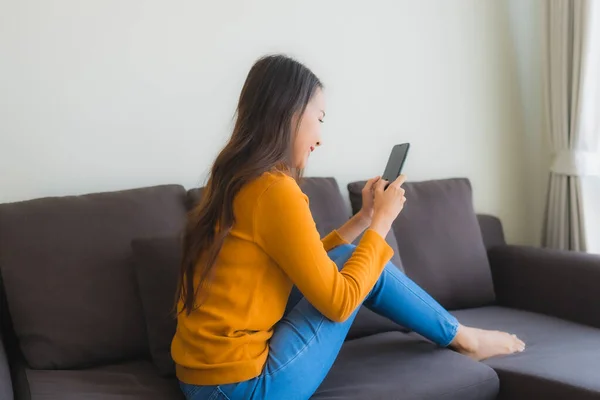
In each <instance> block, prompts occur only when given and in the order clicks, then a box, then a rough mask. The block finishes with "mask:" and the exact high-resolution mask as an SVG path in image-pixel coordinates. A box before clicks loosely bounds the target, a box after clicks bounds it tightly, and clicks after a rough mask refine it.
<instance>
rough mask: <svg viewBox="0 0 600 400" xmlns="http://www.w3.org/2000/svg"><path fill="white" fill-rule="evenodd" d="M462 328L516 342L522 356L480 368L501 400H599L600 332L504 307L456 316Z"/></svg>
mask: <svg viewBox="0 0 600 400" xmlns="http://www.w3.org/2000/svg"><path fill="white" fill-rule="evenodd" d="M453 314H455V315H456V316H457V317H458V319H459V321H460V322H461V323H463V324H466V325H470V326H475V327H478V328H484V329H495V330H502V331H506V332H510V333H514V334H516V335H517V336H519V337H520V338H521V339H522V340H523V341H524V342H525V343H526V345H527V347H526V349H525V351H524V352H523V353H519V354H515V355H510V356H503V357H497V358H492V359H490V360H488V361H486V362H485V363H486V364H487V365H489V366H491V367H492V368H494V369H495V370H496V372H497V373H498V375H499V376H500V380H501V382H502V386H501V391H500V392H501V398H503V399H534V398H535V399H550V400H552V399H600V329H597V328H592V327H588V326H585V325H580V324H577V323H573V322H569V321H565V320H562V319H559V318H554V317H550V316H546V315H542V314H536V313H532V312H527V311H520V310H516V309H511V308H504V307H497V306H491V307H482V308H476V309H470V310H460V311H456V312H454V313H453Z"/></svg>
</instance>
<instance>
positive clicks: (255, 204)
mask: <svg viewBox="0 0 600 400" xmlns="http://www.w3.org/2000/svg"><path fill="white" fill-rule="evenodd" d="M324 118H325V103H324V97H323V86H322V84H321V82H320V81H319V79H318V78H317V77H316V76H315V75H314V74H313V73H312V72H311V71H310V70H309V69H308V68H306V67H305V66H303V65H302V64H300V63H298V62H297V61H295V60H293V59H291V58H288V57H285V56H280V55H276V56H268V57H264V58H262V59H260V60H258V61H257V62H256V64H255V65H254V66H253V67H252V69H251V70H250V73H249V74H248V77H247V79H246V82H245V84H244V87H243V89H242V93H241V94H240V98H239V103H238V107H237V120H236V124H235V127H234V129H233V134H232V136H231V139H230V140H229V142H228V143H227V145H226V146H225V148H224V149H223V150H222V151H221V153H220V154H219V155H218V157H217V159H216V161H215V163H214V165H213V167H212V170H211V174H210V178H209V181H208V184H207V187H206V190H205V192H204V197H203V199H202V202H201V203H200V204H199V205H198V206H197V207H196V208H195V209H194V210H193V211H192V212H191V213H190V215H189V219H188V224H187V227H186V231H185V235H184V249H183V250H184V256H183V262H182V268H181V280H180V282H181V284H180V287H179V293H178V299H179V300H178V305H177V307H178V311H179V314H178V324H177V332H176V334H175V337H174V339H173V343H172V348H171V351H172V355H173V359H174V360H175V363H176V368H177V377H178V378H179V380H180V383H181V389H182V390H183V392H184V394H185V396H186V398H187V399H189V400H202V399H210V400H214V399H230V400H237V399H308V398H309V397H310V396H311V395H312V394H313V393H314V392H315V391H316V389H317V387H318V386H319V384H320V383H321V382H322V381H323V379H324V378H325V375H326V374H327V372H328V371H329V369H330V368H331V366H332V364H333V362H334V360H335V358H336V357H337V354H338V352H339V350H340V348H341V346H342V344H343V342H344V338H345V337H346V334H347V332H348V329H349V328H350V325H351V324H352V322H353V321H354V317H355V316H356V313H357V311H358V308H359V306H360V305H361V304H364V305H365V306H366V307H368V308H370V309H371V310H373V311H375V312H377V313H378V314H381V315H384V316H386V317H388V318H390V319H391V320H393V321H395V322H397V323H398V324H401V325H403V326H405V327H407V328H410V329H412V330H414V331H415V332H417V333H420V334H421V335H423V336H425V337H426V338H428V339H430V340H432V341H433V342H435V343H437V344H439V345H440V346H444V347H445V346H449V347H451V348H452V349H454V350H456V351H458V352H461V353H463V354H465V355H467V356H470V357H472V358H474V359H476V360H481V359H484V358H488V357H492V356H495V355H499V354H509V353H513V352H517V351H523V349H524V347H525V345H524V343H523V342H522V341H520V340H519V339H518V338H517V337H516V336H514V335H510V334H508V333H503V332H496V331H483V330H478V329H475V328H469V327H465V326H463V325H461V324H459V322H458V321H457V320H456V318H454V317H453V316H452V315H450V314H449V313H448V312H447V311H446V310H444V309H443V308H442V307H441V306H440V305H439V304H438V303H437V302H436V301H435V300H433V299H432V298H431V297H430V296H429V295H427V293H425V292H424V291H423V290H422V289H421V288H419V287H418V286H417V285H416V284H415V283H414V282H412V281H411V280H410V279H408V278H407V277H406V276H405V275H404V274H402V273H401V272H400V271H399V270H398V269H397V268H396V267H395V266H393V265H391V264H390V263H389V260H390V258H391V256H392V250H391V248H390V247H389V246H388V245H387V243H386V242H385V240H384V238H385V236H386V235H387V233H388V231H389V230H390V227H391V225H392V222H393V221H394V219H395V218H396V217H397V216H398V214H399V213H400V211H401V210H402V208H403V206H404V202H405V201H406V199H405V198H404V190H403V189H402V187H401V186H402V183H403V182H404V179H405V178H404V177H403V176H401V177H400V178H398V179H397V180H396V181H394V182H391V183H390V185H389V187H387V189H386V188H385V187H386V183H387V182H385V181H383V180H382V179H380V178H378V177H377V178H373V179H371V180H369V181H368V183H367V184H366V186H365V188H364V190H363V194H362V195H363V208H362V209H361V210H360V212H359V213H358V214H357V215H355V216H354V217H353V218H351V219H350V220H349V221H348V222H347V223H345V224H344V225H343V226H341V227H340V228H339V229H338V230H336V231H333V232H331V233H330V234H329V235H327V236H325V237H324V238H323V239H321V238H320V237H319V233H318V232H317V229H316V227H315V223H314V221H313V219H312V216H311V213H310V210H309V208H308V199H307V198H306V196H305V195H304V194H303V193H302V192H301V191H300V188H299V187H298V184H297V180H298V178H299V176H300V175H301V171H302V169H303V168H304V167H305V166H306V163H307V162H308V158H309V156H310V154H311V153H312V152H313V151H314V150H315V149H316V148H317V147H319V146H320V145H321V132H320V131H321V129H320V125H321V124H322V123H323V119H324ZM365 229H366V230H367V231H366V232H365V234H364V236H363V237H362V239H361V241H360V243H359V244H358V245H357V246H352V245H350V244H349V243H350V242H352V241H353V240H354V239H355V238H356V237H358V235H360V234H361V233H362V232H363V231H364V230H365ZM400 239H402V238H400Z"/></svg>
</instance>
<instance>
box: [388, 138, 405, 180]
mask: <svg viewBox="0 0 600 400" xmlns="http://www.w3.org/2000/svg"><path fill="white" fill-rule="evenodd" d="M409 148H410V143H402V144H397V145H395V146H394V147H393V148H392V153H391V154H390V158H389V159H388V163H387V166H386V167H385V172H384V173H383V175H382V176H381V178H382V179H384V180H386V181H388V182H389V183H391V182H393V181H395V180H396V178H397V177H399V176H400V174H401V173H402V167H403V166H404V161H406V156H407V155H408V149H409Z"/></svg>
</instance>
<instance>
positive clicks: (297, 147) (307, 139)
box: [292, 88, 325, 169]
mask: <svg viewBox="0 0 600 400" xmlns="http://www.w3.org/2000/svg"><path fill="white" fill-rule="evenodd" d="M323 118H325V96H324V95H323V91H322V90H321V89H320V88H317V90H316V91H315V94H314V95H313V97H312V99H310V101H309V102H308V104H307V106H306V110H304V114H302V116H301V118H300V126H299V127H298V133H297V135H296V140H295V142H294V155H293V156H294V159H293V163H294V167H295V168H298V169H301V168H305V167H306V164H307V162H308V157H309V156H310V153H312V152H313V151H314V150H315V149H316V148H317V147H318V146H320V145H321V124H322V123H323ZM295 124H296V121H293V125H292V126H295Z"/></svg>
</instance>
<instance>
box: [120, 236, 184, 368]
mask: <svg viewBox="0 0 600 400" xmlns="http://www.w3.org/2000/svg"><path fill="white" fill-rule="evenodd" d="M131 246H132V248H133V258H134V264H135V272H136V275H137V280H138V285H139V288H140V297H141V299H142V306H143V308H144V317H145V320H146V329H147V331H148V344H149V346H150V354H151V355H152V361H153V362H154V365H155V366H156V368H157V369H158V372H159V374H160V375H162V376H172V375H174V374H175V364H174V362H173V358H172V357H171V341H172V340H173V336H174V335H175V330H176V327H177V320H176V318H175V314H174V313H173V305H174V301H175V292H176V290H177V283H178V272H179V268H178V267H179V264H180V263H181V240H180V239H179V237H161V238H150V239H135V240H133V241H132V242H131Z"/></svg>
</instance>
